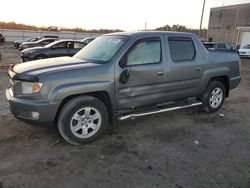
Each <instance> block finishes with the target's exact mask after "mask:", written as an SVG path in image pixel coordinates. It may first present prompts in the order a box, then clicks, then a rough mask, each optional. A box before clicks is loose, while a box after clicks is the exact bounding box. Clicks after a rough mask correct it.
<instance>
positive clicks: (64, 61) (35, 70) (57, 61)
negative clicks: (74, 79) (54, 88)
mask: <svg viewBox="0 0 250 188" xmlns="http://www.w3.org/2000/svg"><path fill="white" fill-rule="evenodd" d="M98 65H100V64H96V63H88V62H84V61H83V60H81V59H77V58H73V57H58V58H49V59H42V60H35V61H29V62H26V63H21V64H17V65H15V66H13V67H11V68H10V70H9V76H10V77H11V78H12V79H14V80H26V81H38V77H37V76H38V75H40V74H43V73H49V72H58V71H63V70H71V69H79V68H85V67H93V66H98Z"/></svg>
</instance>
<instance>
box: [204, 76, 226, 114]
mask: <svg viewBox="0 0 250 188" xmlns="http://www.w3.org/2000/svg"><path fill="white" fill-rule="evenodd" d="M225 93H226V89H225V86H224V84H223V83H221V82H220V81H212V82H210V83H209V84H208V87H207V90H206V92H205V93H204V94H203V97H202V103H203V109H204V110H205V111H206V112H209V113H211V112H216V111H218V110H219V109H220V107H221V106H222V104H223V103H224V99H225Z"/></svg>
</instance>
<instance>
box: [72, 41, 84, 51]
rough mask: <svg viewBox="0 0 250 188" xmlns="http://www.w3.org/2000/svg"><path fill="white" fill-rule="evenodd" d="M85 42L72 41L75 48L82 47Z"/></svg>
mask: <svg viewBox="0 0 250 188" xmlns="http://www.w3.org/2000/svg"><path fill="white" fill-rule="evenodd" d="M84 46H86V44H84V43H81V42H74V48H76V49H82V48H83V47H84Z"/></svg>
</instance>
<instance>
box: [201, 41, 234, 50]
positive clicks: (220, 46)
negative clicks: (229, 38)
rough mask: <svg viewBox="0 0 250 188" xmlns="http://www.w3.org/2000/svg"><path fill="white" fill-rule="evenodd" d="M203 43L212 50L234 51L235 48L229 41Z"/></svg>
mask: <svg viewBox="0 0 250 188" xmlns="http://www.w3.org/2000/svg"><path fill="white" fill-rule="evenodd" d="M203 45H204V46H205V47H206V48H207V49H210V50H225V51H233V50H234V48H233V47H232V46H231V45H229V44H227V43H219V42H203Z"/></svg>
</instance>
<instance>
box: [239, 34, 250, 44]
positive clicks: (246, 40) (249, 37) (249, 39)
mask: <svg viewBox="0 0 250 188" xmlns="http://www.w3.org/2000/svg"><path fill="white" fill-rule="evenodd" d="M246 44H250V31H249V32H247V31H245V32H242V37H241V43H240V47H241V48H242V47H243V46H245V45H246Z"/></svg>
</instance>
